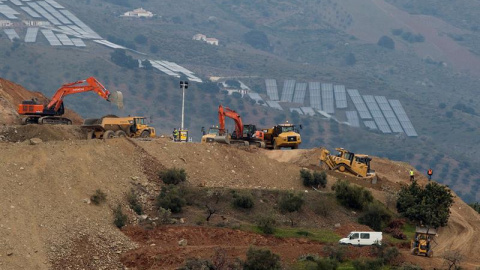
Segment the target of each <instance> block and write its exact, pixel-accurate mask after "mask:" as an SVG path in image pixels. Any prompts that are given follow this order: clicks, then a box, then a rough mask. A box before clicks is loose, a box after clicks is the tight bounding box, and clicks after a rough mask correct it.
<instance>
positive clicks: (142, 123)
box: [82, 115, 156, 139]
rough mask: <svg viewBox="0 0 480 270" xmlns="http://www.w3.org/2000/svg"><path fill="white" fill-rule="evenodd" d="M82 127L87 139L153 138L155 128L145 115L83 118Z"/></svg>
mask: <svg viewBox="0 0 480 270" xmlns="http://www.w3.org/2000/svg"><path fill="white" fill-rule="evenodd" d="M82 129H85V130H87V139H95V138H96V139H111V138H115V137H131V138H137V137H140V138H148V137H151V138H155V136H156V135H155V128H153V127H150V126H148V125H147V123H146V119H145V117H118V116H115V115H107V116H104V117H102V118H100V119H94V118H90V119H85V121H84V123H83V125H82Z"/></svg>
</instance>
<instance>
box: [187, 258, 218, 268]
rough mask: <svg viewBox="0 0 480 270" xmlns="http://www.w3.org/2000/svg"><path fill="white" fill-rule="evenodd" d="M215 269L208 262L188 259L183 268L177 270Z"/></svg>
mask: <svg viewBox="0 0 480 270" xmlns="http://www.w3.org/2000/svg"><path fill="white" fill-rule="evenodd" d="M216 269H217V268H216V267H215V266H214V265H213V264H212V262H210V261H209V260H203V259H199V258H188V259H187V262H186V263H185V265H184V266H182V267H180V268H178V270H216Z"/></svg>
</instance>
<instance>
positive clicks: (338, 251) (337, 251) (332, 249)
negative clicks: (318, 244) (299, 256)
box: [323, 245, 348, 263]
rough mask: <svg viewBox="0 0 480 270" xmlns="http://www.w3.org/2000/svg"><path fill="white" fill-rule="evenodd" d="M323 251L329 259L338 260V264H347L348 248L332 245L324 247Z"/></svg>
mask: <svg viewBox="0 0 480 270" xmlns="http://www.w3.org/2000/svg"><path fill="white" fill-rule="evenodd" d="M323 251H325V253H326V254H327V256H328V258H330V259H332V260H336V261H337V262H340V263H342V262H345V261H346V260H347V251H348V249H347V247H346V246H343V245H330V246H325V247H323Z"/></svg>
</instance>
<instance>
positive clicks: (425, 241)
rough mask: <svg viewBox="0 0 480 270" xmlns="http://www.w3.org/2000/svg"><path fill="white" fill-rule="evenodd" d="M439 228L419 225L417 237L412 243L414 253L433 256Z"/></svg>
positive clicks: (411, 248) (411, 247)
mask: <svg viewBox="0 0 480 270" xmlns="http://www.w3.org/2000/svg"><path fill="white" fill-rule="evenodd" d="M436 235H437V230H435V229H433V228H426V227H419V226H417V227H416V229H415V238H414V239H413V240H412V241H411V243H410V250H411V253H412V255H423V256H425V257H429V258H431V257H433V243H434V239H435V236H436Z"/></svg>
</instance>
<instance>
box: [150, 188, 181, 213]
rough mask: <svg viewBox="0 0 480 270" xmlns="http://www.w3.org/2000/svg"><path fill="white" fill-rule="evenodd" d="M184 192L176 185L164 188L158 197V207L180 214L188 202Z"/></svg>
mask: <svg viewBox="0 0 480 270" xmlns="http://www.w3.org/2000/svg"><path fill="white" fill-rule="evenodd" d="M183 195H184V194H183V192H182V191H181V190H180V189H179V188H178V187H176V186H174V185H168V186H166V187H162V190H161V191H160V194H159V195H158V197H157V207H159V208H164V209H168V210H170V211H171V212H172V213H180V212H181V211H182V207H183V206H185V204H186V202H185V199H184V198H183Z"/></svg>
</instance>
